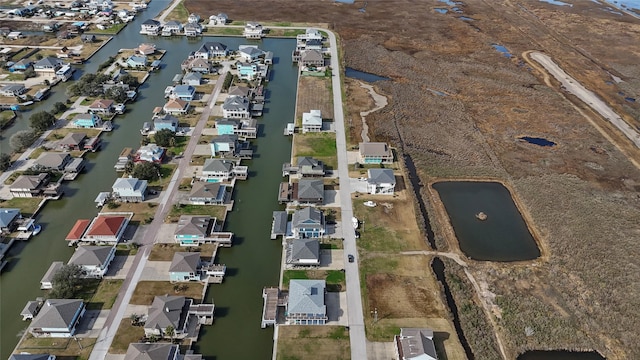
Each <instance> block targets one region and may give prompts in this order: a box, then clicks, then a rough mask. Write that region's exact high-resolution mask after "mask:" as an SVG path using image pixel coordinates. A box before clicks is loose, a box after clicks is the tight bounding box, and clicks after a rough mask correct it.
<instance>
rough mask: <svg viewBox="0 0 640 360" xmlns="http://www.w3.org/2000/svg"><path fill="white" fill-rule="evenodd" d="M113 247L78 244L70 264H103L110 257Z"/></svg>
mask: <svg viewBox="0 0 640 360" xmlns="http://www.w3.org/2000/svg"><path fill="white" fill-rule="evenodd" d="M112 249H113V246H78V248H77V249H76V251H75V252H74V253H73V255H71V259H69V263H68V264H73V265H80V266H82V265H97V266H102V265H104V264H105V263H106V262H107V260H108V259H109V254H111V250H112Z"/></svg>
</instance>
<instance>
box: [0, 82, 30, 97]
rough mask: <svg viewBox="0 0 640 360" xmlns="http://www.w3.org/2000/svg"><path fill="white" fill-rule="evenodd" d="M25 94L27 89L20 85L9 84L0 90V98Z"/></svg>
mask: <svg viewBox="0 0 640 360" xmlns="http://www.w3.org/2000/svg"><path fill="white" fill-rule="evenodd" d="M25 92H27V88H26V87H24V85H22V84H9V85H4V86H3V87H1V88H0V96H18V95H22V94H24V93H25Z"/></svg>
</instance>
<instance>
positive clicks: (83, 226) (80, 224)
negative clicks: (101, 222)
mask: <svg viewBox="0 0 640 360" xmlns="http://www.w3.org/2000/svg"><path fill="white" fill-rule="evenodd" d="M89 224H91V220H89V219H80V220H77V221H76V223H75V224H73V227H72V228H71V230H70V231H69V233H68V234H67V236H66V237H65V238H64V239H65V240H66V241H70V242H78V241H80V240H82V237H83V236H84V233H85V232H86V231H87V229H88V228H89Z"/></svg>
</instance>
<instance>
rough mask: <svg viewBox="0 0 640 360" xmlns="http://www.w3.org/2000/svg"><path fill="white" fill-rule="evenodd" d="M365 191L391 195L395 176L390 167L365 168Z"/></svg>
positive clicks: (394, 185) (394, 184) (394, 186)
mask: <svg viewBox="0 0 640 360" xmlns="http://www.w3.org/2000/svg"><path fill="white" fill-rule="evenodd" d="M367 175H368V178H367V192H368V193H369V194H372V195H378V194H379V195H393V192H394V190H395V188H396V176H395V175H394V174H393V170H392V169H369V170H367Z"/></svg>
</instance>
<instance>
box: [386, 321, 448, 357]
mask: <svg viewBox="0 0 640 360" xmlns="http://www.w3.org/2000/svg"><path fill="white" fill-rule="evenodd" d="M393 345H394V348H395V352H396V359H398V360H438V354H437V352H436V347H435V344H434V342H433V330H429V329H420V328H400V335H396V336H395V337H394V341H393Z"/></svg>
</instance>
